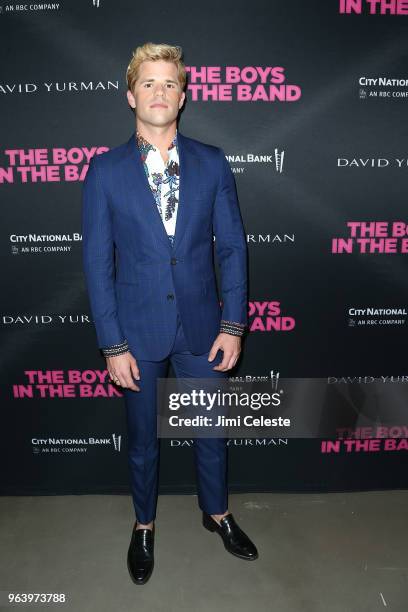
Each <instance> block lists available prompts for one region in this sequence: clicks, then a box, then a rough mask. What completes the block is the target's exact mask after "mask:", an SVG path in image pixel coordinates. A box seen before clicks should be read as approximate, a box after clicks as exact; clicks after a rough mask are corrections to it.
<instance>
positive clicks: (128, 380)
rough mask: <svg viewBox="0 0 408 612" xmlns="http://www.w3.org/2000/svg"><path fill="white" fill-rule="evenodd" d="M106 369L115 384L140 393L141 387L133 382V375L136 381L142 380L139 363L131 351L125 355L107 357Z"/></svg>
mask: <svg viewBox="0 0 408 612" xmlns="http://www.w3.org/2000/svg"><path fill="white" fill-rule="evenodd" d="M106 367H107V368H108V372H109V375H110V377H111V379H112V381H113V382H114V383H115V384H117V385H119V386H120V387H126V388H128V389H132V391H140V387H138V386H137V385H136V384H135V383H134V382H133V378H132V375H133V376H134V378H136V380H140V373H139V368H138V366H137V361H136V359H135V358H134V357H133V355H132V353H131V352H130V351H128V352H127V353H123V355H116V356H115V357H106Z"/></svg>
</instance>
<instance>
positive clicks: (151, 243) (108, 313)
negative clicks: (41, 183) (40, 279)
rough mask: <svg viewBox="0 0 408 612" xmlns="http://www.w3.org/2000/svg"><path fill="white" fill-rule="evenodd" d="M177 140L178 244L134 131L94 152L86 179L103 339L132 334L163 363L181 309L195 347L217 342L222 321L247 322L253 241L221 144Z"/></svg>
mask: <svg viewBox="0 0 408 612" xmlns="http://www.w3.org/2000/svg"><path fill="white" fill-rule="evenodd" d="M177 139H178V151H179V162H180V164H179V165H180V187H179V203H178V212H177V223H176V232H175V239H174V245H173V246H172V245H171V243H170V241H169V239H168V236H167V234H166V231H165V228H164V225H163V222H162V219H161V217H160V213H159V211H158V210H157V206H156V203H155V201H154V197H153V194H152V192H151V189H150V186H149V183H148V179H147V176H146V174H145V171H144V168H143V161H142V158H141V155H140V151H139V149H138V147H137V143H136V138H135V133H133V134H132V136H131V137H130V138H129V140H128V141H127V142H126V143H124V144H122V145H120V146H118V147H115V148H113V149H111V150H109V151H107V152H105V153H102V154H100V155H96V156H94V157H93V158H92V159H91V161H90V164H89V168H88V172H87V175H86V177H85V180H84V183H83V190H82V249H83V251H82V252H83V269H84V276H85V283H86V288H87V291H88V296H89V301H90V307H91V312H92V317H93V321H94V324H95V328H96V335H97V340H98V346H99V347H100V348H102V349H103V348H105V347H110V346H112V345H115V344H120V343H122V342H123V341H124V339H127V341H128V344H129V349H130V350H131V352H132V354H133V355H134V356H135V357H136V359H137V358H139V359H147V360H151V361H158V360H161V359H163V358H164V357H165V356H166V355H167V354H168V353H169V351H170V349H171V345H172V342H173V340H174V336H175V331H176V324H177V311H178V312H179V314H180V319H181V324H182V327H183V331H184V335H185V337H186V340H187V342H188V345H189V349H190V351H191V352H192V353H193V354H202V353H205V352H206V351H208V350H209V349H210V348H211V345H212V343H213V341H214V340H215V338H216V336H217V335H218V333H219V331H220V322H221V320H226V321H232V322H236V323H240V324H245V325H246V324H247V299H248V298H247V245H246V239H245V233H244V228H243V224H242V218H241V213H240V210H239V205H238V199H237V192H236V186H235V180H234V175H233V173H232V171H231V168H230V166H229V164H228V162H227V160H226V159H225V154H224V152H223V150H222V149H220V148H219V147H215V146H212V145H208V144H204V143H202V142H199V141H198V140H194V139H192V138H187V137H186V136H184V135H183V134H181V133H180V131H178V136H177ZM213 234H214V235H215V246H216V253H217V259H218V263H219V267H220V276H221V282H220V293H219V294H218V293H217V285H216V276H215V269H214V262H213ZM220 299H221V302H222V304H221V305H220Z"/></svg>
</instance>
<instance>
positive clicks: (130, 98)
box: [126, 89, 136, 108]
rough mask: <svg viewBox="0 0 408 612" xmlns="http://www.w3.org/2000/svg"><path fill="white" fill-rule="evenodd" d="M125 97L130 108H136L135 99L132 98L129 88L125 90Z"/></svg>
mask: <svg viewBox="0 0 408 612" xmlns="http://www.w3.org/2000/svg"><path fill="white" fill-rule="evenodd" d="M126 97H127V99H128V102H129V105H130V106H131V107H132V108H136V101H135V99H134V97H133V94H132V92H131V91H130V89H128V90H127V92H126Z"/></svg>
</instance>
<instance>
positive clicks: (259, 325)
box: [248, 301, 295, 332]
mask: <svg viewBox="0 0 408 612" xmlns="http://www.w3.org/2000/svg"><path fill="white" fill-rule="evenodd" d="M248 327H249V331H250V332H256V331H257V332H271V331H279V332H288V331H291V330H293V329H294V327H295V319H294V317H291V316H289V315H285V314H283V313H282V308H281V303H280V302H277V301H274V302H257V301H255V302H249V311H248Z"/></svg>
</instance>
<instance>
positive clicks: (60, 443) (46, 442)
mask: <svg viewBox="0 0 408 612" xmlns="http://www.w3.org/2000/svg"><path fill="white" fill-rule="evenodd" d="M31 444H32V447H33V454H34V455H40V454H47V453H48V454H58V453H61V454H62V453H64V454H65V453H66V454H78V453H87V452H88V450H89V449H92V450H93V449H94V448H109V449H110V450H112V451H113V452H116V453H120V451H121V448H122V436H121V435H117V434H114V433H113V434H112V435H111V437H110V438H93V437H88V438H77V437H72V438H32V439H31Z"/></svg>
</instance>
